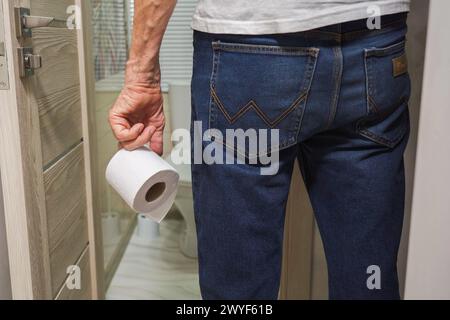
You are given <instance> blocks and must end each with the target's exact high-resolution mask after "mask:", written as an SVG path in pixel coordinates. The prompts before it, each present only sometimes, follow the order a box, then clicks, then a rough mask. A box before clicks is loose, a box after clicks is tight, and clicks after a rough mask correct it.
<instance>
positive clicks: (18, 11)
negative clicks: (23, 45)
mask: <svg viewBox="0 0 450 320" xmlns="http://www.w3.org/2000/svg"><path fill="white" fill-rule="evenodd" d="M30 13H31V11H30V9H29V8H23V7H20V8H14V15H15V24H16V34H17V38H22V37H23V38H31V37H32V31H31V30H32V29H35V28H45V27H51V28H64V29H67V20H60V19H56V18H54V17H41V16H32V15H31V14H30Z"/></svg>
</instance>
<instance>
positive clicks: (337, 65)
mask: <svg viewBox="0 0 450 320" xmlns="http://www.w3.org/2000/svg"><path fill="white" fill-rule="evenodd" d="M333 54H334V58H335V59H334V66H333V81H334V83H335V87H334V91H333V97H332V100H331V105H330V113H329V116H328V121H327V126H326V128H327V129H329V128H330V127H331V125H332V124H333V121H334V119H335V118H336V112H337V105H338V102H339V96H340V93H341V82H342V73H343V64H344V63H343V54H342V48H341V46H336V47H334V48H333Z"/></svg>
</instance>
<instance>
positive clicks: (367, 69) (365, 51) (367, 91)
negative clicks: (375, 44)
mask: <svg viewBox="0 0 450 320" xmlns="http://www.w3.org/2000/svg"><path fill="white" fill-rule="evenodd" d="M367 54H368V50H367V49H365V50H364V69H365V72H366V116H368V115H369V114H370V104H369V96H370V92H369V89H370V88H369V81H370V79H369V78H370V75H369V64H368V63H367V60H368V59H367V58H368V55H367Z"/></svg>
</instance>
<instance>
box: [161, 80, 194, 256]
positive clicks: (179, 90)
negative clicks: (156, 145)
mask: <svg viewBox="0 0 450 320" xmlns="http://www.w3.org/2000/svg"><path fill="white" fill-rule="evenodd" d="M169 105H170V115H169V119H167V120H168V121H169V122H170V123H169V126H170V129H171V131H172V132H173V131H174V130H176V129H186V130H189V129H190V125H191V92H190V85H189V84H184V83H181V84H176V83H175V84H173V83H172V84H170V89H169ZM180 148H181V145H180V144H179V145H174V146H173V150H172V153H174V152H179V149H180ZM166 160H167V162H169V163H170V164H171V165H172V166H173V167H174V168H175V169H176V170H177V171H178V173H179V174H180V183H179V186H178V193H177V197H176V199H175V206H176V207H177V209H178V210H179V212H180V213H181V215H182V217H183V219H184V222H185V223H184V227H183V231H182V232H181V234H180V238H179V243H180V250H181V252H182V253H183V254H184V255H186V256H188V257H190V258H197V232H196V228H195V217H194V200H193V195H192V176H191V165H190V164H174V163H173V161H172V160H171V155H169V156H168V157H167V158H166Z"/></svg>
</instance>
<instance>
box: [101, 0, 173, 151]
mask: <svg viewBox="0 0 450 320" xmlns="http://www.w3.org/2000/svg"><path fill="white" fill-rule="evenodd" d="M175 4H176V0H134V11H135V14H134V29H133V43H132V46H131V50H130V57H129V60H128V62H127V67H126V73H125V88H124V89H123V90H122V92H121V93H120V95H119V98H118V99H117V101H116V102H115V104H114V105H113V107H112V109H111V111H110V113H109V122H110V124H111V127H112V130H113V132H114V135H115V136H116V138H117V140H119V143H120V146H121V147H123V148H125V149H127V150H134V149H137V148H139V147H142V146H143V145H145V144H147V143H150V147H151V148H152V150H153V151H154V152H156V153H158V154H159V155H162V153H163V132H164V111H163V97H162V93H161V71H160V67H159V52H160V48H161V43H162V39H163V36H164V32H165V30H166V28H167V24H168V23H169V19H170V17H171V15H172V13H173V10H174V8H175Z"/></svg>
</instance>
